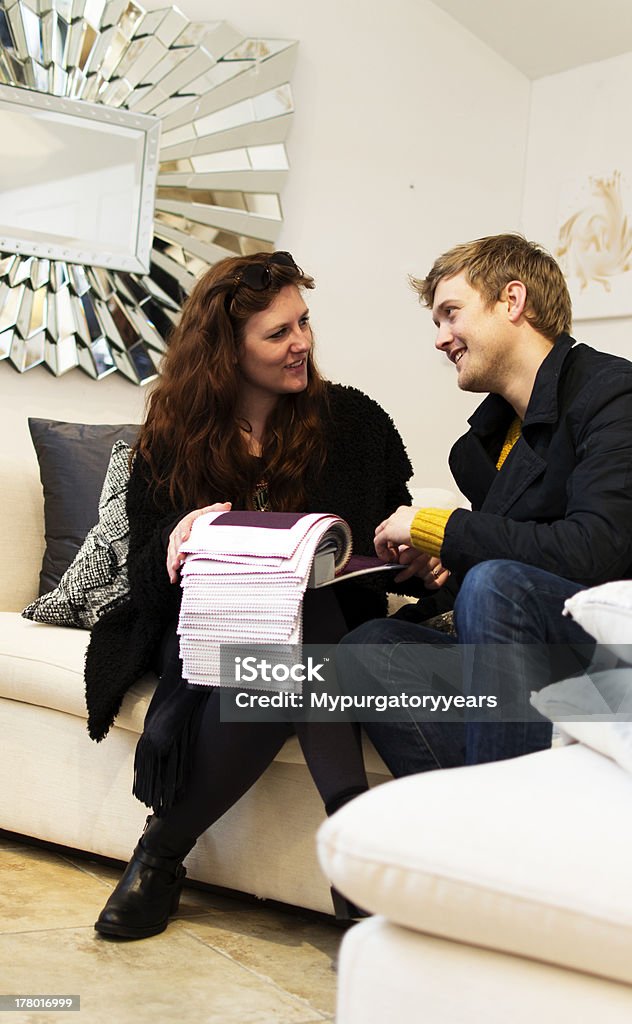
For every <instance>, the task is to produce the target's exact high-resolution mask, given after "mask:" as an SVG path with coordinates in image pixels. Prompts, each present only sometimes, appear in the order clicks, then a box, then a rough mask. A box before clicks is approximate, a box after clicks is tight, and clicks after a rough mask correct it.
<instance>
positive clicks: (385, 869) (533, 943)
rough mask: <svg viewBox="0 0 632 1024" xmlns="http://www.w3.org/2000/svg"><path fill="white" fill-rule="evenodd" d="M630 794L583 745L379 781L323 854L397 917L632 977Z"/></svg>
mask: <svg viewBox="0 0 632 1024" xmlns="http://www.w3.org/2000/svg"><path fill="white" fill-rule="evenodd" d="M631 801H632V777H631V776H630V775H629V774H627V773H626V772H624V771H622V770H621V768H619V766H618V765H616V764H614V763H613V762H612V761H610V760H608V759H607V758H605V757H602V756H601V755H600V754H597V753H595V752H594V751H592V750H589V749H588V748H586V747H584V746H581V745H575V744H574V745H572V746H567V747H561V748H558V749H553V750H546V751H542V752H541V753H538V754H531V755H528V756H526V757H520V758H515V759H513V760H510V761H501V762H496V763H491V764H483V765H477V766H475V767H468V768H453V769H448V770H444V771H437V772H428V773H427V774H424V775H413V776H409V777H408V778H404V779H399V780H397V781H395V782H390V783H387V784H386V785H384V786H379V787H377V788H376V789H374V790H372V791H371V792H370V793H367V794H365V795H363V796H361V797H359V798H358V799H357V800H353V801H352V802H351V803H350V804H348V805H347V806H346V807H344V808H342V810H340V811H339V812H338V813H337V814H335V815H334V816H333V817H332V818H330V819H329V821H327V822H326V823H325V824H324V825H323V826H322V828H321V829H320V831H319V834H318V848H319V855H320V859H321V863H322V866H323V868H324V870H325V872H326V874H327V875H328V876H329V878H330V879H331V880H332V882H333V883H334V885H336V886H337V887H338V888H339V889H340V890H341V891H342V892H343V893H344V894H345V895H347V896H348V897H349V898H350V899H351V900H353V901H354V902H355V903H357V904H358V905H359V906H362V907H365V908H366V909H367V910H370V911H373V912H375V913H378V914H383V915H385V916H386V917H388V918H390V919H391V920H392V921H394V922H396V923H398V924H401V925H404V926H406V927H409V928H413V929H415V930H417V931H421V932H430V933H431V934H435V935H440V936H443V937H446V938H452V939H458V940H460V941H463V942H467V943H471V944H472V945H478V946H483V947H488V948H490V949H497V950H502V951H504V952H509V953H515V954H518V955H521V956H527V957H532V958H534V959H536V960H543V961H545V962H550V963H556V964H561V965H564V966H566V967H570V968H573V969H576V970H582V971H589V972H592V973H594V974H598V975H603V976H604V977H609V978H615V979H617V980H621V981H626V982H632V959H631V958H630V947H631V945H632V872H631V871H630V849H632V816H631V815H630V814H629V813H628V809H629V807H630V803H631Z"/></svg>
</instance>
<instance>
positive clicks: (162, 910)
mask: <svg viewBox="0 0 632 1024" xmlns="http://www.w3.org/2000/svg"><path fill="white" fill-rule="evenodd" d="M163 833H164V828H163V823H162V821H161V819H160V818H156V817H155V816H153V817H149V818H147V823H146V825H145V831H144V832H143V834H142V836H141V837H140V839H139V841H138V845H137V847H136V849H135V850H134V853H133V855H132V859H131V860H130V862H129V864H128V865H127V867H126V868H125V872H124V873H123V877H122V878H121V880H120V882H119V883H118V885H117V887H116V889H115V890H114V892H113V893H112V895H111V896H110V898H109V900H108V901H107V903H106V904H105V906H104V908H103V910H102V911H101V913H100V914H99V919H98V921H97V922H96V924H95V926H94V927H95V928H96V930H97V931H98V932H100V934H101V935H113V936H116V937H118V938H123V939H146V938H148V937H149V936H150V935H157V934H158V932H162V931H164V930H165V928H166V927H167V924H168V923H169V916H170V914H175V912H176V911H177V909H178V904H179V902H180V893H181V892H182V885H183V883H184V879H185V877H186V868H184V867H183V866H182V861H183V860H184V858H185V857H186V855H187V853H189V851H190V850H191V849H192V848H193V846H194V845H195V840H191V841H188V842H184V843H183V844H182V853H180V854H175V855H174V856H169V857H165V856H159V855H158V854H157V853H155V852H153V851H155V850H160V849H161V848H163V849H164V845H165V843H164V839H163Z"/></svg>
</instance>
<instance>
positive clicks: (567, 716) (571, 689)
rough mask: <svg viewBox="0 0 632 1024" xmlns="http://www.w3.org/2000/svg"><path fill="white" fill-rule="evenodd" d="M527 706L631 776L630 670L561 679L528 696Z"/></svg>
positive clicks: (566, 736)
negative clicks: (610, 759)
mask: <svg viewBox="0 0 632 1024" xmlns="http://www.w3.org/2000/svg"><path fill="white" fill-rule="evenodd" d="M531 703H532V704H533V706H534V707H535V708H536V709H537V710H538V711H539V712H540V714H541V715H544V716H545V718H550V719H551V721H552V722H555V723H556V724H557V728H558V731H559V733H560V736H561V737H562V739H566V740H568V741H572V740H576V741H578V742H579V743H585V744H586V746H588V747H591V748H592V749H593V750H597V751H598V752H599V753H600V754H604V755H605V756H606V757H610V758H612V760H613V761H616V762H617V764H619V765H620V766H621V767H622V768H624V769H625V771H628V772H632V667H631V666H629V665H620V666H619V667H617V668H611V669H608V670H607V671H605V672H591V673H590V674H589V675H585V676H583V677H582V678H579V679H563V680H562V681H561V682H559V683H552V684H551V685H550V686H545V687H544V688H543V689H542V690H540V691H539V692H537V693H532V694H531Z"/></svg>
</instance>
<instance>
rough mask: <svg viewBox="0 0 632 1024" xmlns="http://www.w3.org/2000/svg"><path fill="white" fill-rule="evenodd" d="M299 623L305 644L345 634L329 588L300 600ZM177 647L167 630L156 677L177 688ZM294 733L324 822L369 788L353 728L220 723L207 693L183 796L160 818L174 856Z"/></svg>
mask: <svg viewBox="0 0 632 1024" xmlns="http://www.w3.org/2000/svg"><path fill="white" fill-rule="evenodd" d="M303 622H304V627H303V638H304V642H305V643H330V642H336V641H337V640H339V639H340V637H341V636H342V635H344V633H345V631H346V626H345V624H344V620H343V618H342V613H341V612H340V608H339V606H338V602H337V600H336V599H335V596H334V594H333V590H332V588H325V589H324V590H322V591H308V592H307V595H306V600H305V605H304V618H303ZM177 645H178V637H177V634H176V632H175V628H172V630H171V631H170V633H169V635H168V636H167V637H166V638H165V642H164V643H163V648H162V656H161V660H162V664H163V675H164V673H165V672H170V673H177V674H178V676H179V678H178V680H177V683H178V684H179V685H182V676H181V662H180V658H179V654H178V647H177ZM174 682H176V680H174ZM293 733H296V735H297V736H298V740H299V743H300V745H301V749H302V751H303V755H304V757H305V761H306V762H307V765H308V767H309V770H310V772H311V775H312V778H313V780H314V782H315V784H316V787H317V789H318V792H319V793H320V795H321V797H322V800H323V802H324V804H325V810H326V812H327V813H328V814H332V813H333V812H334V811H335V810H337V809H338V807H341V806H342V805H343V804H344V803H346V802H347V801H348V800H350V799H352V797H354V796H357V795H358V794H359V793H362V792H364V791H365V790H366V789H367V788H368V784H367V778H366V773H365V770H364V762H363V758H362V745H361V739H360V730H359V727H358V726H357V725H355V724H353V723H346V722H283V721H274V722H222V721H220V693H219V689H217V688H213V689H212V690H211V692H210V694H209V696H208V699H207V701H206V702H205V706H204V710H203V712H202V717H201V722H200V727H199V732H198V735H197V741H196V745H195V749H194V754H193V765H192V771H191V775H190V778H189V782H188V783H187V786H186V790H185V792H184V796H183V797H182V798H181V799H180V800H179V801H178V802H177V803H175V804H174V805H173V806H172V807H171V809H170V810H168V811H167V812H166V813H165V814H164V815H162V816H161V821H162V822H163V826H164V830H163V831H162V836H163V838H165V839H166V838H167V837H168V838H169V841H170V845H172V847H173V849H174V850H175V849H176V848H177V845H178V842H179V840H180V839H184V838H185V837H186V838H190V839H197V837H198V836H200V835H201V834H202V833H203V832H205V831H206V829H207V828H209V826H210V825H212V824H213V823H214V822H215V821H217V819H218V818H220V817H221V816H222V814H224V813H225V812H226V811H227V810H228V809H229V808H230V807H232V806H233V804H235V803H236V802H237V800H239V798H240V797H241V796H243V795H244V793H246V792H247V790H249V789H250V787H251V786H252V785H253V784H254V783H255V782H256V781H257V779H258V778H259V777H260V776H261V775H262V774H263V772H264V771H265V770H266V768H267V767H268V766H269V765H270V764H271V763H272V761H273V760H274V758H275V757H276V755H277V754H278V752H279V750H280V749H281V747H282V746H283V744H284V743H285V741H286V740H287V739H288V737H289V736H291V735H292V734H293Z"/></svg>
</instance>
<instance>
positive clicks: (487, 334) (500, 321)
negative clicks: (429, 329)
mask: <svg viewBox="0 0 632 1024" xmlns="http://www.w3.org/2000/svg"><path fill="white" fill-rule="evenodd" d="M432 319H433V321H434V323H435V326H436V327H437V330H438V334H437V339H436V341H435V346H436V348H438V349H439V350H440V351H441V352H445V354H446V355H447V357H448V359H449V360H450V362H452V363H454V365H455V366H456V372H457V374H458V385H459V387H460V388H461V390H462V391H474V392H488V391H489V392H492V391H493V392H496V393H497V394H503V391H504V385H505V384H506V382H507V380H508V374H510V373H511V347H512V346H511V332H510V331H508V326H509V321H508V315H507V303H506V302H504V301H503V299H502V298H501V299H499V300H498V301H496V302H494V303H493V304H492V305H491V306H490V305H488V304H487V303H486V301H485V300H484V299H483V297H482V296H481V294H480V293H479V292H478V291H477V290H476V288H473V287H472V285H470V284H469V283H468V281H467V280H466V277H465V274H464V273H460V274H456V275H455V276H454V277H444V278H442V279H441V280H440V281H439V283H438V285H437V287H436V289H435V294H434V302H433V306H432Z"/></svg>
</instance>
